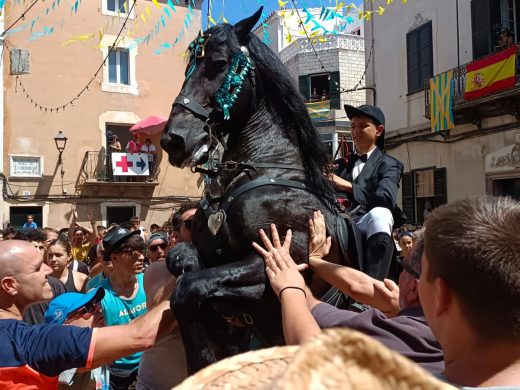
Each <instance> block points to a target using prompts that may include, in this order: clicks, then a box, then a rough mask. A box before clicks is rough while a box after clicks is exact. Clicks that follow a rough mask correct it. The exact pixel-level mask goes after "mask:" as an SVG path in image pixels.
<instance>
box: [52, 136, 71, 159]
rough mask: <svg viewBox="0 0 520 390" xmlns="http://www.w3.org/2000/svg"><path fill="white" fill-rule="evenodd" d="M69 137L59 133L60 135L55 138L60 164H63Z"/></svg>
mask: <svg viewBox="0 0 520 390" xmlns="http://www.w3.org/2000/svg"><path fill="white" fill-rule="evenodd" d="M67 139H68V138H67V137H65V134H63V133H62V132H61V131H58V134H56V136H55V137H54V142H55V143H56V149H58V153H59V156H58V164H61V163H62V162H63V161H62V159H61V155H62V153H63V151H64V150H65V146H66V145H67Z"/></svg>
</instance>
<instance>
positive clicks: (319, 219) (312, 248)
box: [309, 211, 331, 265]
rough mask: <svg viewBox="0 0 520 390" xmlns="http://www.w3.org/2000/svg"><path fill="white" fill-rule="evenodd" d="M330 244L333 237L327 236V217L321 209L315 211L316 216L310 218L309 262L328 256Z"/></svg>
mask: <svg viewBox="0 0 520 390" xmlns="http://www.w3.org/2000/svg"><path fill="white" fill-rule="evenodd" d="M330 246H331V238H330V237H327V230H326V228H325V217H324V216H323V214H322V213H321V211H315V212H314V218H313V219H310V220H309V263H311V261H312V260H313V259H323V258H324V257H325V256H327V255H328V254H329V251H330ZM311 265H312V264H311Z"/></svg>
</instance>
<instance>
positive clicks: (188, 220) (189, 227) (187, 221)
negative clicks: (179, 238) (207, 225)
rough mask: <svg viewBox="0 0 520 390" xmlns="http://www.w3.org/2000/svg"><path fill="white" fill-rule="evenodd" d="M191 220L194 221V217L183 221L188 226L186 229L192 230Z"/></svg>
mask: <svg viewBox="0 0 520 390" xmlns="http://www.w3.org/2000/svg"><path fill="white" fill-rule="evenodd" d="M191 221H192V219H187V220H186V221H182V223H183V224H184V226H186V229H189V230H191Z"/></svg>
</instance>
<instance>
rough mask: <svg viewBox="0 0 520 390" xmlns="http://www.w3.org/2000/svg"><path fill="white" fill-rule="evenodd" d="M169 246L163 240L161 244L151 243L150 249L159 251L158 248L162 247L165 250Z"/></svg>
mask: <svg viewBox="0 0 520 390" xmlns="http://www.w3.org/2000/svg"><path fill="white" fill-rule="evenodd" d="M167 247H168V244H167V243H165V242H162V243H160V244H155V245H150V246H149V247H148V249H149V250H150V252H157V248H161V249H162V250H165V249H166V248H167Z"/></svg>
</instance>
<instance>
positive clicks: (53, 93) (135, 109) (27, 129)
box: [3, 0, 201, 227]
mask: <svg viewBox="0 0 520 390" xmlns="http://www.w3.org/2000/svg"><path fill="white" fill-rule="evenodd" d="M102 1H103V0H96V1H88V2H82V3H81V4H80V6H79V9H78V11H77V14H73V15H71V14H70V6H69V5H67V4H66V3H65V4H64V2H62V6H61V7H59V8H57V9H56V10H55V11H53V12H51V13H49V15H48V16H47V17H46V18H45V19H44V20H43V19H42V20H41V21H40V22H39V23H38V27H39V28H42V26H44V25H45V26H55V32H54V33H53V34H51V35H50V36H46V37H45V36H44V37H42V38H40V39H37V40H35V41H30V40H29V38H30V34H31V33H30V31H28V30H25V31H22V32H18V33H16V34H14V35H12V36H10V37H9V38H8V41H9V43H10V45H11V46H14V47H17V48H20V49H28V50H29V51H30V74H27V75H21V76H19V77H20V80H21V81H22V83H23V85H24V86H25V88H26V90H27V92H28V93H29V95H30V97H31V98H32V99H34V100H35V101H37V102H38V103H39V104H41V105H44V106H50V107H53V106H60V105H63V104H65V103H66V102H68V101H69V100H70V99H72V98H74V97H75V96H77V94H78V93H79V91H81V90H82V89H83V87H84V86H85V85H86V83H87V82H88V81H89V80H90V78H91V77H92V76H93V74H94V73H95V71H96V70H97V68H98V67H99V66H100V64H101V62H102V60H103V48H104V44H105V43H107V44H110V43H108V42H111V41H110V40H109V39H107V37H108V36H114V37H115V36H116V35H117V33H118V31H119V29H120V28H121V25H122V22H123V20H124V18H122V17H119V16H106V15H102V14H101V12H100V10H101V8H102ZM47 5H48V4H47V2H40V3H38V4H36V5H35V6H34V8H33V9H32V10H31V15H39V14H42V13H43V12H44V9H45V7H46V6H47ZM146 6H149V9H150V11H151V15H150V16H149V17H148V22H147V23H146V24H145V23H143V22H142V20H141V19H140V18H138V17H137V15H140V14H141V13H143V12H145V7H146ZM20 12H21V9H20V6H16V5H15V6H13V7H12V8H11V10H10V15H9V17H10V18H11V20H13V18H14V17H16V16H18V15H19V14H20ZM186 12H188V11H187V8H186V7H180V6H177V12H176V13H171V14H172V19H171V20H167V23H168V24H167V26H166V27H165V28H162V29H161V30H160V34H159V36H157V37H155V38H154V39H152V40H151V41H150V42H149V43H148V44H144V43H143V44H140V45H139V46H138V47H137V55H136V57H135V63H136V67H135V69H136V74H135V76H136V83H137V94H128V93H115V92H103V91H102V85H103V72H101V73H100V74H99V75H98V76H97V77H96V78H95V80H94V82H93V83H92V84H91V85H90V87H89V90H88V91H87V92H86V93H85V94H83V95H82V96H81V98H80V99H78V100H77V101H75V102H74V105H73V106H68V107H66V108H65V110H59V112H52V113H51V112H45V111H41V110H39V109H35V107H34V104H31V101H30V100H29V99H27V98H26V96H25V94H24V93H23V91H22V90H21V88H20V85H19V84H17V82H16V77H15V76H12V75H10V74H9V66H6V67H5V69H4V72H3V75H4V83H5V88H4V96H5V107H4V121H3V123H4V127H5V133H4V137H3V139H4V148H3V152H4V156H3V171H4V172H8V171H9V154H17V155H18V154H30V155H41V156H43V157H44V171H43V177H42V178H40V179H34V180H27V179H16V178H10V179H9V184H10V190H11V191H12V195H14V198H13V199H8V200H6V202H5V204H4V210H3V211H4V219H3V221H4V222H6V221H7V218H8V217H9V213H8V209H9V206H12V205H31V204H32V205H41V206H46V207H45V209H44V210H48V212H47V213H45V212H44V216H43V218H44V221H43V222H44V225H48V226H54V227H62V226H66V225H67V224H68V221H69V217H70V210H71V207H72V206H73V205H74V204H77V205H78V212H79V219H80V221H82V220H83V221H86V212H87V210H92V211H93V212H94V216H95V218H96V220H98V221H99V222H103V219H102V207H101V205H102V204H103V203H106V202H120V203H122V204H125V203H128V202H135V203H136V204H138V205H139V206H140V207H138V209H140V210H141V212H140V217H141V219H142V220H143V225H144V226H148V225H149V224H151V223H162V222H164V221H165V220H166V219H167V218H168V216H169V214H170V212H171V208H172V207H173V206H174V205H175V204H176V199H177V198H184V197H198V196H200V194H201V189H200V188H199V187H198V186H197V178H198V177H197V176H195V175H193V174H191V172H190V171H189V170H180V169H177V168H174V167H172V166H170V165H169V164H168V162H167V155H166V153H163V152H162V150H161V148H160V145H159V138H160V135H155V136H153V137H152V141H153V143H154V144H155V145H156V147H157V148H158V154H159V161H160V173H159V176H158V183H157V184H156V185H150V184H148V185H145V184H144V183H134V184H135V186H131V185H118V184H117V183H114V184H113V185H104V186H103V187H96V186H90V187H85V186H81V187H80V188H78V183H81V175H82V173H81V172H80V168H81V166H82V161H83V158H84V156H85V153H86V152H88V151H101V150H104V148H105V147H106V145H105V135H104V125H105V123H122V124H127V125H132V124H134V123H135V121H137V120H139V119H142V118H145V117H147V116H149V115H160V116H163V117H168V115H169V112H170V108H171V104H172V102H173V100H174V98H175V96H176V95H177V93H178V91H179V90H180V88H181V85H182V82H183V79H184V69H185V66H186V64H185V60H184V58H183V56H182V54H183V52H184V50H185V48H186V47H187V46H188V44H189V42H190V41H191V40H192V39H193V38H194V37H195V35H196V34H197V33H198V31H199V30H200V27H201V17H200V10H194V15H193V16H192V24H191V26H190V29H189V30H187V31H185V33H184V36H183V37H182V38H181V39H180V40H179V42H178V43H177V45H175V46H173V48H171V49H169V50H163V52H162V54H160V55H157V54H155V50H156V49H158V48H159V46H160V44H161V43H163V42H173V41H174V39H175V38H176V37H177V36H178V34H179V31H180V28H181V26H182V22H183V20H184V16H185V14H186ZM135 13H136V15H135V17H134V18H133V19H131V20H130V21H129V23H128V24H127V29H126V31H128V30H129V28H128V27H131V26H133V25H135V24H136V23H138V25H139V28H138V29H137V30H136V31H135V33H134V36H142V35H145V34H146V33H148V32H149V31H150V30H152V29H153V28H154V26H155V23H156V22H157V20H159V17H160V15H161V13H162V8H161V9H160V10H158V9H156V8H155V7H154V6H153V3H152V2H147V1H146V2H138V3H137V5H136V9H135ZM29 18H30V15H29V14H28V15H27V16H26V20H27V19H29ZM62 18H63V26H62V27H61V23H62V22H61V21H62ZM29 20H30V19H29ZM100 26H103V27H104V32H105V38H104V40H103V42H102V46H101V48H99V47H96V46H97V45H98V44H99V39H93V40H87V41H85V42H77V43H74V44H71V45H63V44H62V43H63V42H64V41H66V40H67V39H69V38H70V37H73V36H78V35H80V34H88V33H92V32H93V33H95V34H97V32H98V31H99V28H100ZM38 27H37V28H38ZM96 36H97V35H96ZM105 53H106V47H105ZM9 62H10V61H9V53H8V51H4V55H3V63H5V64H9ZM105 67H106V66H105ZM59 130H61V131H63V133H64V134H65V135H66V136H67V137H68V142H67V145H66V149H65V151H64V153H63V161H64V176H63V180H62V178H61V175H60V171H61V167H59V166H58V164H57V161H58V153H57V150H56V147H55V144H54V140H53V137H54V136H55V135H56V133H57V132H58V131H59ZM122 147H123V148H124V147H125V145H122ZM23 191H28V192H29V193H30V195H27V196H22V194H23ZM9 192H10V191H9ZM78 197H79V199H78ZM172 197H176V198H172Z"/></svg>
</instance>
